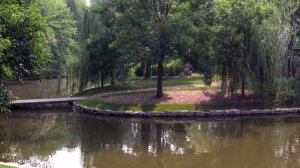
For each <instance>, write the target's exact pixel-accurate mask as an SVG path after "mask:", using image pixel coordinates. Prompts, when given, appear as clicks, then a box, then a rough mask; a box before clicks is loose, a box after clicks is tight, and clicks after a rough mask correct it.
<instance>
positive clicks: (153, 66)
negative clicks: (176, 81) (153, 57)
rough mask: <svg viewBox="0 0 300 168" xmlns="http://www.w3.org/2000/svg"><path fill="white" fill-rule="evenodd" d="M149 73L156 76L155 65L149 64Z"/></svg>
mask: <svg viewBox="0 0 300 168" xmlns="http://www.w3.org/2000/svg"><path fill="white" fill-rule="evenodd" d="M151 75H152V76H157V65H152V66H151Z"/></svg>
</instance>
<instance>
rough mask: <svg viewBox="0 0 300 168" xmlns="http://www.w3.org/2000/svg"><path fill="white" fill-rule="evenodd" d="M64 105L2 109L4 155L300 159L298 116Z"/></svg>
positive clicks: (205, 163)
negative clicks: (161, 114) (216, 115)
mask: <svg viewBox="0 0 300 168" xmlns="http://www.w3.org/2000/svg"><path fill="white" fill-rule="evenodd" d="M61 112H62V111H60V112H55V111H53V110H52V111H50V113H49V111H48V112H42V113H41V112H39V113H37V112H30V113H24V111H23V112H22V113H14V114H13V115H12V116H9V117H8V119H6V117H2V118H1V119H0V120H1V121H0V141H1V145H0V154H1V159H0V160H1V161H4V162H18V163H30V164H31V165H32V166H36V167H43V166H44V167H45V166H48V167H55V166H56V165H59V164H58V163H55V162H64V165H66V166H68V165H70V164H71V163H72V165H75V166H72V167H76V166H77V167H87V168H89V167H112V168H113V167H116V168H117V167H122V168H135V167H136V168H137V167H144V168H148V167H149V168H150V167H151V168H152V167H159V168H171V167H172V168H173V167H180V168H185V167H186V168H188V167H208V168H209V167H231V168H240V167H246V168H247V167H249V168H250V167H255V168H265V167H267V168H268V167H269V168H290V167H299V166H300V162H299V158H300V146H299V145H300V117H299V116H292V117H273V118H252V119H234V120H190V121H188V120H185V121H180V120H154V119H149V120H140V119H124V118H119V119H118V118H106V117H99V118H95V117H90V116H81V115H77V114H74V113H66V112H63V113H61ZM77 153H78V154H77ZM61 157H63V158H64V159H58V158H61ZM67 158H69V160H67ZM76 161H77V162H76Z"/></svg>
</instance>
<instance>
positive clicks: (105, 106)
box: [77, 99, 265, 112]
mask: <svg viewBox="0 0 300 168" xmlns="http://www.w3.org/2000/svg"><path fill="white" fill-rule="evenodd" d="M77 104H79V105H82V106H86V107H89V108H98V109H101V110H113V111H157V112H159V111H169V112H176V111H184V110H186V111H196V110H216V109H233V108H235V109H253V108H256V109H259V108H265V107H262V106H261V105H258V104H118V103H106V102H103V101H101V100H100V99H89V100H84V101H79V102H77Z"/></svg>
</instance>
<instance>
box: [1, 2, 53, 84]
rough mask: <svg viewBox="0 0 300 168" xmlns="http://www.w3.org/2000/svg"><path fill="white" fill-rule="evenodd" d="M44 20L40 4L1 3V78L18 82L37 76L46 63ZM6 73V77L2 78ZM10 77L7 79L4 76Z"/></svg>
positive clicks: (46, 29)
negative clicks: (13, 79) (18, 80)
mask: <svg viewBox="0 0 300 168" xmlns="http://www.w3.org/2000/svg"><path fill="white" fill-rule="evenodd" d="M47 32H48V27H47V23H46V19H45V18H44V17H43V16H42V15H41V10H40V9H39V1H36V0H31V1H26V2H25V1H17V0H3V1H1V2H0V44H1V47H0V64H1V74H0V75H1V76H0V78H1V79H2V80H3V79H5V78H10V79H11V78H15V79H21V78H26V77H29V76H31V77H33V76H38V75H39V74H40V73H41V71H42V68H43V65H44V64H43V62H45V60H46V59H47V56H48V54H49V50H48V48H47V47H46V42H47V41H46V33H47ZM4 71H5V74H4ZM6 74H9V77H8V76H6Z"/></svg>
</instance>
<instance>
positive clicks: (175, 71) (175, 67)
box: [165, 59, 184, 76]
mask: <svg viewBox="0 0 300 168" xmlns="http://www.w3.org/2000/svg"><path fill="white" fill-rule="evenodd" d="M183 68H184V64H183V62H182V60H181V59H175V60H171V61H170V62H169V63H168V64H167V65H166V71H165V72H166V75H168V76H179V75H180V74H181V73H182V72H183Z"/></svg>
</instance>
